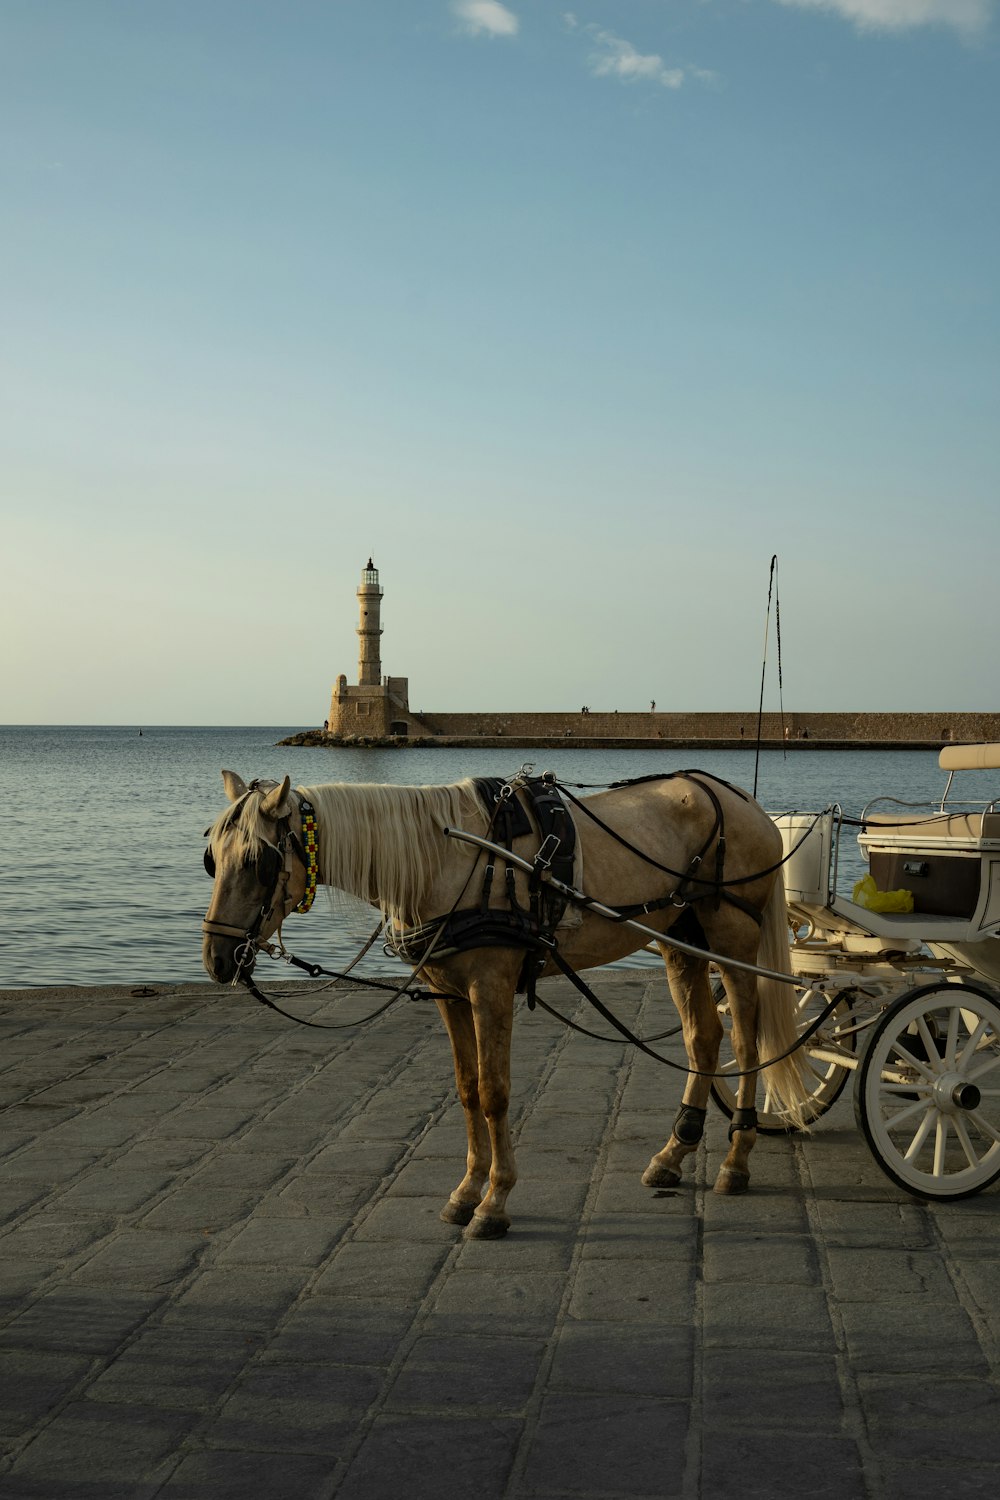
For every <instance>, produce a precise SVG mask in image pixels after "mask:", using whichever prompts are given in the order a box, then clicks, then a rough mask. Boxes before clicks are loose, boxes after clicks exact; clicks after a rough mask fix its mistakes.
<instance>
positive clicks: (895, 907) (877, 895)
mask: <svg viewBox="0 0 1000 1500" xmlns="http://www.w3.org/2000/svg"><path fill="white" fill-rule="evenodd" d="M852 899H853V901H854V903H855V905H856V906H866V907H867V908H868V910H869V911H912V910H913V892H912V891H880V890H879V888H878V886H877V885H876V884H875V881H874V878H873V877H872V876H871V875H866V876H865V877H864V879H863V880H859V881H858V883H857V885H856V886H855V887H854V891H853V895H852Z"/></svg>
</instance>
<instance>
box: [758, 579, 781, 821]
mask: <svg viewBox="0 0 1000 1500" xmlns="http://www.w3.org/2000/svg"><path fill="white" fill-rule="evenodd" d="M777 567H778V554H777V553H775V554H774V556H773V557H772V558H771V568H770V572H769V573H768V575H767V613H766V615H765V616H764V659H763V661H762V662H761V665H760V703H759V704H758V707H757V750H756V754H755V756H754V763H753V794H754V796H755V797H756V795H757V776H758V773H759V771H760V738H761V724H762V722H763V719H764V677H765V675H766V673H767V638H768V636H769V634H770V631H771V593H772V590H773V589H774V575H775V571H776V570H777Z"/></svg>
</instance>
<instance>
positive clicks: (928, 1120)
mask: <svg viewBox="0 0 1000 1500" xmlns="http://www.w3.org/2000/svg"><path fill="white" fill-rule="evenodd" d="M934 1116H935V1111H934V1110H933V1109H928V1110H927V1111H926V1112H925V1114H924V1118H923V1119H922V1120H921V1122H920V1126H919V1129H918V1130H917V1133H916V1135H915V1136H914V1137H913V1139H912V1141H911V1142H910V1144H909V1145H908V1146H907V1148H906V1152H905V1154H904V1156H903V1160H904V1161H914V1160H915V1159H916V1157H917V1153H918V1152H919V1151H920V1149H921V1147H922V1146H923V1144H924V1141H926V1139H927V1137H928V1135H929V1134H930V1130H931V1126H932V1125H933V1124H934Z"/></svg>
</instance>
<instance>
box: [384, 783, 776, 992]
mask: <svg viewBox="0 0 1000 1500" xmlns="http://www.w3.org/2000/svg"><path fill="white" fill-rule="evenodd" d="M674 776H684V777H686V778H687V779H689V780H691V781H693V782H695V784H696V785H697V786H699V787H701V789H702V790H703V791H704V792H706V793H707V795H708V797H709V799H710V801H711V803H712V807H713V811H714V819H713V823H712V828H711V830H710V832H709V834H708V836H707V838H706V839H705V840H704V842H703V843H702V846H701V848H700V849H699V850H698V852H697V853H696V854H695V855H694V856H693V858H692V859H691V861H690V863H689V865H688V867H687V869H686V870H685V871H678V870H671V869H670V868H669V867H668V866H667V865H662V864H660V863H659V862H658V861H657V860H655V859H653V858H652V857H651V856H650V855H648V854H644V853H643V851H642V850H641V849H637V848H635V847H634V845H632V844H631V843H629V841H628V840H627V839H625V838H623V837H622V835H621V834H619V833H617V832H615V830H614V829H613V828H609V827H608V825H607V824H606V823H604V822H603V821H602V820H601V819H600V818H598V817H597V816H596V814H595V813H593V812H591V811H590V809H589V808H588V807H587V805H586V803H585V802H582V801H580V800H579V799H578V798H576V797H574V796H572V794H571V793H566V795H567V796H568V797H569V800H570V801H572V802H573V804H574V806H576V807H578V808H579V809H580V810H581V812H583V813H585V814H586V815H587V816H588V817H590V818H591V819H592V820H593V821H594V822H595V823H597V825H598V827H600V828H602V829H603V830H604V831H605V832H606V833H608V834H610V835H611V837H612V838H614V839H615V840H616V841H617V842H618V843H620V844H622V845H623V846H624V847H625V848H626V849H628V850H629V851H630V852H631V853H633V854H636V855H638V856H639V858H641V859H642V860H644V861H645V862H646V863H647V864H650V865H653V866H654V867H655V868H656V869H658V870H661V871H663V873H664V874H667V875H670V876H672V877H673V878H674V880H676V882H677V883H676V885H675V886H674V888H673V889H672V890H671V891H670V892H669V893H668V894H667V895H665V896H659V897H656V898H654V899H652V900H650V901H643V902H638V903H636V904H635V905H633V906H626V907H620V908H617V911H618V915H617V918H616V920H618V921H620V922H627V921H629V920H632V919H634V918H636V917H639V916H643V915H648V914H649V913H650V912H655V911H663V910H665V909H666V908H667V907H675V908H677V909H678V911H679V912H680V916H679V917H678V919H677V921H676V922H675V923H674V924H673V925H674V929H675V930H676V932H677V935H678V936H680V937H681V938H682V939H683V940H684V941H686V942H689V943H691V944H693V945H694V946H696V947H699V948H704V949H705V951H706V952H707V951H708V942H707V939H706V937H705V933H704V930H703V928H702V925H701V922H700V921H699V919H698V917H697V914H696V912H695V911H694V910H693V908H692V903H693V902H699V901H702V900H704V899H705V898H706V897H710V898H711V899H712V900H713V901H714V904H715V906H716V908H718V906H719V903H720V902H721V901H727V902H729V903H730V904H732V905H734V906H737V907H739V909H740V910H741V911H743V912H745V913H746V914H747V915H748V916H750V917H752V918H753V919H754V921H755V922H756V923H757V924H758V926H760V925H761V923H762V921H763V917H762V914H761V912H760V911H759V909H758V908H757V907H755V906H753V905H752V904H751V903H750V902H749V901H746V900H745V899H744V898H743V897H742V896H738V895H736V894H735V893H733V892H732V891H729V890H726V889H725V888H724V886H725V876H724V869H725V853H726V837H725V815H724V813H723V808H722V803H721V802H720V800H719V797H718V795H717V793H716V791H715V789H714V787H712V786H711V785H710V784H709V781H707V780H702V777H701V775H698V776H695V775H693V774H692V773H691V772H668V773H665V774H664V775H662V776H656V777H641V778H639V779H640V780H641V781H647V780H649V781H652V780H657V781H659V780H668V779H672V777H674ZM711 779H714V778H711ZM473 784H474V786H475V788H476V792H477V794H478V796H479V799H480V801H481V802H482V804H483V806H484V808H485V809H486V811H487V813H488V814H489V818H490V826H489V830H488V832H489V837H490V842H491V843H493V844H496V845H498V846H500V847H502V848H504V849H506V850H513V846H514V842H515V840H516V839H519V838H524V837H525V836H527V835H529V834H531V833H532V832H533V831H534V829H535V827H537V830H538V838H539V846H538V850H537V853H536V854H535V856H534V860H533V864H534V874H533V875H532V876H531V877H530V879H529V882H528V892H529V896H528V905H527V906H524V905H523V904H522V903H521V902H520V901H519V900H518V897H517V891H516V885H515V877H514V869H513V867H512V866H511V865H510V864H505V865H504V872H503V880H504V885H505V897H506V907H502V906H491V905H490V899H491V896H492V894H493V888H494V882H495V880H496V857H495V856H494V855H493V854H492V853H490V854H488V856H487V864H486V867H485V870H484V872H483V883H482V887H481V890H480V894H479V901H478V904H477V905H476V906H474V907H467V908H463V909H462V910H460V911H453V912H449V913H448V914H447V915H446V916H441V917H436V918H434V919H433V920H432V921H429V922H422V923H421V924H420V926H419V927H408V928H405V929H403V930H398V929H397V930H396V931H394V932H391V933H390V934H389V941H388V943H387V950H386V951H387V952H389V953H391V954H393V955H394V956H395V957H397V958H403V959H405V960H406V961H407V962H408V963H414V964H417V963H420V961H421V960H422V959H423V958H424V957H425V956H426V957H430V956H431V951H432V952H433V958H434V959H439V958H447V957H451V956H452V955H454V954H456V953H464V952H467V951H468V950H469V949H472V948H523V949H524V950H525V956H524V962H523V964H522V966H521V972H520V974H519V976H518V981H517V991H518V994H527V997H528V1006H529V1008H530V1009H534V1007H535V1004H536V996H535V984H536V981H537V980H538V979H539V977H540V976H541V974H542V971H543V970H544V968H545V965H546V961H547V960H548V959H549V958H550V957H551V958H552V960H553V962H554V963H555V964H556V967H557V968H559V969H562V970H563V972H566V971H567V969H566V967H564V964H563V962H562V960H561V955H560V954H559V950H558V943H557V940H556V929H557V928H558V926H559V923H560V922H561V921H562V918H563V914H564V912H565V910H566V907H567V905H568V904H569V902H568V899H567V897H565V896H564V895H562V894H561V893H560V892H559V891H557V890H554V889H553V888H552V886H551V885H550V884H549V883H548V881H547V880H546V879H545V876H546V875H548V874H551V875H552V876H554V877H555V879H556V880H558V881H559V882H560V883H561V884H563V885H566V886H570V887H572V886H573V885H574V880H573V872H574V864H575V859H576V843H577V834H576V824H575V822H574V819H573V814H572V811H571V810H570V808H569V807H567V806H566V802H565V801H564V798H563V789H561V788H560V787H559V786H557V785H556V782H555V778H554V777H553V776H551V774H550V775H545V776H540V777H530V778H526V779H524V780H522V781H520V782H519V783H518V787H517V789H515V787H514V786H512V785H511V784H510V783H509V782H505V781H502V780H501V779H500V778H498V777H481V778H479V779H478V780H476V781H475V782H474V783H473ZM630 784H631V783H627V782H622V783H617V785H621V786H625V785H630ZM529 810H530V816H529ZM532 819H533V820H534V823H533V822H532ZM713 843H714V844H715V863H714V872H713V874H712V876H705V875H702V874H700V873H699V871H700V869H701V866H702V864H703V861H704V859H705V856H706V854H708V853H709V851H710V850H711V848H712V845H713Z"/></svg>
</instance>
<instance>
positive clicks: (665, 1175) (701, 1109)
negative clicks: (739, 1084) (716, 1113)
mask: <svg viewBox="0 0 1000 1500" xmlns="http://www.w3.org/2000/svg"><path fill="white" fill-rule="evenodd" d="M660 952H661V954H662V955H663V961H664V963H665V964H666V967H667V978H668V980H669V982H670V993H671V995H672V996H673V1000H674V1004H675V1005H676V1006H677V1010H678V1013H679V1015H680V1018H681V1024H682V1026H683V1028H684V1046H685V1049H686V1051H687V1056H688V1063H689V1064H690V1066H691V1067H692V1068H694V1069H696V1070H697V1072H698V1073H713V1072H714V1071H715V1069H716V1068H717V1067H718V1061H719V1045H720V1043H721V1041H722V1022H721V1021H720V1020H719V1012H718V1010H717V1008H716V1005H715V1001H714V1000H713V999H712V992H711V990H710V988H709V984H708V964H707V963H706V962H705V960H704V959H695V958H691V957H690V956H689V955H688V954H685V953H678V951H677V949H676V948H667V947H665V946H663V945H660ZM711 1087H712V1080H711V1079H710V1078H700V1077H697V1076H696V1075H695V1074H694V1073H689V1074H688V1079H687V1083H686V1085H685V1088H684V1098H683V1103H682V1104H681V1107H680V1109H679V1110H678V1111H677V1118H676V1119H675V1121H674V1128H673V1130H672V1131H671V1133H670V1139H669V1140H668V1141H667V1144H666V1145H665V1146H664V1148H663V1150H662V1151H658V1152H657V1153H656V1155H655V1156H654V1157H653V1159H652V1161H651V1162H650V1163H649V1166H648V1167H647V1168H646V1170H645V1172H644V1173H643V1174H642V1180H643V1183H644V1185H645V1186H646V1187H676V1185H677V1183H678V1182H680V1180H681V1169H682V1166H683V1163H684V1158H685V1157H686V1156H689V1155H690V1154H691V1152H692V1151H696V1150H697V1149H698V1144H699V1142H700V1141H701V1138H702V1134H703V1133H704V1129H705V1111H706V1109H707V1106H708V1096H709V1092H710V1090H711Z"/></svg>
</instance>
